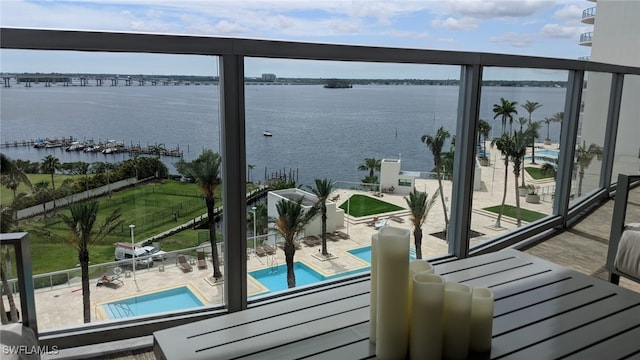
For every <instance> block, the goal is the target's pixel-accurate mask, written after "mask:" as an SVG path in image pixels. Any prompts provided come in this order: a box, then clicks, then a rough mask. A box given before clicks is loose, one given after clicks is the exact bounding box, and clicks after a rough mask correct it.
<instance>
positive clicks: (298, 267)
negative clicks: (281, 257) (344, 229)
mask: <svg viewBox="0 0 640 360" xmlns="http://www.w3.org/2000/svg"><path fill="white" fill-rule="evenodd" d="M348 253H350V254H351V255H353V256H356V257H358V258H360V259H362V260H364V261H366V262H367V263H369V264H371V246H365V247H361V248H358V249H352V250H348ZM415 258H416V252H415V249H410V253H409V259H410V260H415ZM293 271H294V272H295V274H296V287H298V286H304V285H310V284H314V283H317V282H320V281H324V280H331V279H335V278H339V277H342V276H347V275H353V274H357V273H361V272H365V271H369V267H368V266H367V267H364V268H360V269H357V270H351V271H345V272H341V273H338V274H335V275H331V276H324V275H322V274H320V273H318V272H317V271H315V270H313V269H312V268H310V267H308V266H307V265H305V264H304V263H301V262H299V261H295V262H294V263H293ZM249 275H251V276H252V277H253V278H254V279H256V280H258V281H259V282H260V283H261V284H262V285H264V286H265V287H266V288H267V289H269V292H272V291H281V290H286V289H287V288H288V287H287V265H286V264H282V265H278V266H277V267H276V268H275V269H271V268H267V269H262V270H256V271H251V272H249ZM265 294H266V293H261V294H258V295H265Z"/></svg>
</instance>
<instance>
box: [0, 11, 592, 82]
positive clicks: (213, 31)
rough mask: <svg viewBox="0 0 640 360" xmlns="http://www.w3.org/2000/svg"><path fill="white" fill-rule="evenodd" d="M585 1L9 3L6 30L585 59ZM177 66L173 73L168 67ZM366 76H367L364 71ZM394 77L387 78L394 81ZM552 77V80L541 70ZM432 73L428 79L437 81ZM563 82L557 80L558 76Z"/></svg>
mask: <svg viewBox="0 0 640 360" xmlns="http://www.w3.org/2000/svg"><path fill="white" fill-rule="evenodd" d="M593 6H595V4H594V3H591V2H588V1H586V0H569V1H553V0H499V1H493V0H441V1H411V0H408V1H402V0H397V1H395V0H385V1H373V0H352V1H346V0H340V1H332V0H327V1H322V0H309V1H308V0H283V1H267V0H253V1H243V0H236V1H217V0H208V1H205V0H75V1H64V0H49V1H26V0H2V1H1V2H0V22H1V24H2V26H3V27H30V28H51V29H83V30H106V31H134V32H151V33H171V34H194V35H210V36H222V37H244V38H258V39H275V40H292V41H304V42H323V43H338V44H353V45H373V46H391V47H407V48H418V49H435V50H460V51H482V52H492V53H508V54H520V55H535V56H546V57H558V58H569V59H576V58H577V57H579V56H585V55H589V51H590V49H589V48H586V47H582V46H579V45H578V38H579V35H580V33H582V32H586V31H591V26H590V25H585V24H582V23H581V22H580V18H581V14H582V10H584V9H586V8H589V7H593ZM42 59H43V56H42V54H41V53H36V52H25V51H13V50H2V53H1V60H2V62H1V64H0V71H3V72H22V71H40V72H110V73H114V72H116V73H128V74H182V73H192V74H197V75H211V74H215V69H216V64H215V59H212V58H210V57H185V56H179V57H178V56H158V55H145V56H141V55H122V54H108V55H105V54H81V55H78V54H69V53H64V52H59V53H56V54H52V53H50V52H48V53H47V55H46V61H43V60H42ZM314 64H315V65H314V66H309V64H308V63H301V62H286V61H257V60H254V61H252V62H250V63H249V64H248V66H247V69H246V74H247V76H259V75H260V73H262V72H273V73H276V74H277V75H278V76H282V77H289V76H291V77H293V76H309V77H328V76H344V75H347V74H350V76H351V77H376V76H374V75H373V74H379V75H381V76H380V77H411V76H410V75H417V77H425V76H420V74H427V73H428V74H436V73H437V74H438V78H451V77H458V70H457V69H456V68H453V67H452V68H439V69H437V71H434V69H427V70H423V69H424V67H423V68H420V67H418V68H416V67H412V66H398V67H389V66H386V67H384V68H382V69H381V68H376V67H366V68H365V69H362V67H361V66H354V64H348V65H344V64H336V63H329V64H322V65H320V64H318V63H317V62H315V63H314ZM168 69H171V70H168ZM359 71H361V72H359ZM385 74H386V75H385ZM538 75H539V76H541V78H544V74H538ZM430 76H433V75H427V76H426V77H430ZM554 76H555V74H554Z"/></svg>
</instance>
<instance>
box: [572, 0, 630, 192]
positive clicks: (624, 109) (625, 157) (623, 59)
mask: <svg viewBox="0 0 640 360" xmlns="http://www.w3.org/2000/svg"><path fill="white" fill-rule="evenodd" d="M591 2H594V3H595V2H596V1H595V0H592V1H591ZM639 15H640V1H619V0H597V5H596V6H594V7H590V8H587V9H585V10H584V11H583V13H582V22H583V23H585V24H593V25H594V28H593V31H592V32H589V33H585V34H582V36H581V39H580V45H584V46H590V47H591V56H590V60H591V61H595V62H604V63H611V64H618V65H628V66H640V22H639V21H638V16H639ZM611 78H612V77H611V76H610V75H608V74H599V73H593V72H590V73H588V74H587V79H586V81H587V89H586V91H585V95H584V97H583V101H584V114H585V115H584V117H583V119H582V120H583V121H582V126H581V129H580V134H579V136H578V139H577V142H578V143H579V144H582V142H583V141H584V143H585V144H586V145H587V146H589V144H591V143H594V144H597V145H600V146H604V145H605V144H604V141H605V134H604V129H605V119H606V117H607V111H608V102H609V93H610V91H611ZM638 94H640V77H638V76H626V77H625V79H624V87H623V93H622V104H621V106H620V122H619V124H618V133H617V139H616V150H615V155H614V156H615V159H614V168H613V179H614V180H615V179H616V176H617V174H618V173H629V172H637V171H638V169H639V168H640V160H639V158H640V145H639V144H640V143H639V142H638V134H639V133H640V122H639V121H638V114H639V113H640V101H638ZM609 141H610V140H609ZM587 172H588V174H587V175H591V176H590V178H591V179H589V176H585V182H587V181H589V182H590V183H591V184H590V186H589V187H590V188H596V187H597V180H598V177H599V174H600V167H599V162H596V161H594V162H593V164H592V165H591V166H589V169H587ZM585 185H586V184H585Z"/></svg>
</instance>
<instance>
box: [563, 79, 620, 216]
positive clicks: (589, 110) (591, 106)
mask: <svg viewBox="0 0 640 360" xmlns="http://www.w3.org/2000/svg"><path fill="white" fill-rule="evenodd" d="M584 84H585V87H584V89H583V92H582V102H581V111H580V117H579V123H578V136H577V138H576V149H575V154H574V161H575V164H574V167H573V172H572V177H571V178H572V187H571V189H572V190H571V198H570V199H571V201H570V202H569V205H570V206H571V205H572V204H573V203H575V202H576V201H579V200H580V199H582V198H584V197H585V196H587V195H588V194H589V193H591V192H593V191H594V190H597V189H599V187H600V171H601V169H602V150H603V146H604V133H605V127H606V125H607V112H608V109H609V97H610V91H611V74H607V73H597V72H588V73H586V74H585V82H584Z"/></svg>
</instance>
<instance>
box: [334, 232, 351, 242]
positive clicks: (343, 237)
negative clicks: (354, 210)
mask: <svg viewBox="0 0 640 360" xmlns="http://www.w3.org/2000/svg"><path fill="white" fill-rule="evenodd" d="M336 234H338V237H339V238H340V239H342V240H347V239H348V238H349V235H347V234H346V233H345V232H342V231H336Z"/></svg>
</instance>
